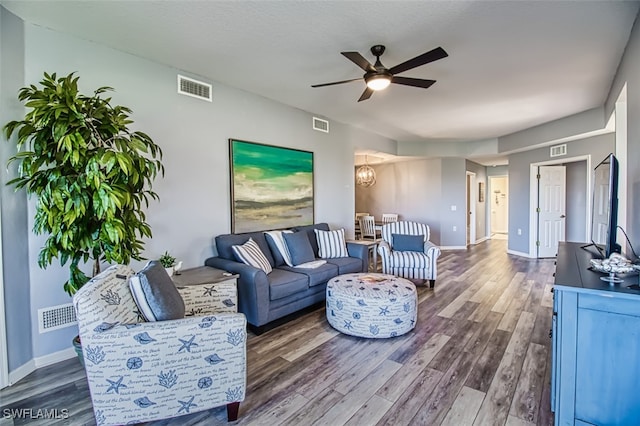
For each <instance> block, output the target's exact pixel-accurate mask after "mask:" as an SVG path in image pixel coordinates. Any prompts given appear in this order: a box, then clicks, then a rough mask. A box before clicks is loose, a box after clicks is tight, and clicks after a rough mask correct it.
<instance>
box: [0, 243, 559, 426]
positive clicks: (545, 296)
mask: <svg viewBox="0 0 640 426" xmlns="http://www.w3.org/2000/svg"><path fill="white" fill-rule="evenodd" d="M554 269H555V267H554V262H553V260H537V259H525V258H519V257H515V256H510V255H507V254H506V241H504V240H489V241H486V242H483V243H481V244H478V245H476V246H473V247H471V248H470V249H468V250H464V251H445V252H443V254H442V256H441V257H440V259H439V262H438V279H437V281H436V288H435V290H432V289H428V288H427V287H426V286H419V287H418V300H419V307H418V322H417V325H416V328H415V329H414V330H413V331H412V332H410V333H408V334H406V335H404V336H400V337H397V338H394V339H381V340H374V339H361V338H356V337H351V336H346V335H343V334H340V333H338V332H337V331H336V330H334V329H333V328H331V327H330V326H329V325H328V324H327V322H326V319H325V311H324V309H318V310H317V311H314V312H311V313H309V314H306V315H304V316H302V317H300V318H298V319H295V320H293V321H291V322H289V323H287V324H285V325H282V326H280V327H278V328H275V329H273V330H271V331H269V332H267V333H264V334H262V335H260V336H255V335H253V334H251V333H250V334H249V338H248V342H247V379H248V384H247V398H246V400H245V401H244V402H243V403H242V404H241V405H240V418H239V420H238V421H237V422H234V423H233V424H237V425H260V426H263V425H269V426H271V425H330V426H336V425H393V426H398V425H455V426H464V425H551V424H553V413H551V411H550V404H549V393H550V371H551V365H550V358H551V339H550V338H549V329H550V327H551V314H552V312H551V306H552V297H551V293H550V289H551V286H552V283H553V272H554ZM20 408H24V409H28V408H31V409H33V410H38V409H47V410H51V409H57V410H59V411H60V410H63V409H65V410H68V413H69V418H68V419H59V420H53V419H46V420H45V419H42V420H31V419H8V418H4V413H6V411H5V410H6V409H20ZM23 424H29V425H39V424H41V425H58V424H60V425H62V424H68V425H93V424H95V421H94V419H93V412H92V408H91V401H90V398H89V390H88V385H87V381H86V378H85V376H84V370H83V369H82V368H81V366H80V364H79V362H78V361H77V360H76V359H71V360H67V361H64V362H61V363H58V364H55V365H52V366H48V367H45V368H41V369H39V370H37V371H35V372H34V373H32V374H31V375H29V376H28V377H26V378H25V379H23V380H22V381H21V382H19V383H17V384H15V385H14V386H12V387H10V388H6V389H3V390H2V391H0V426H9V425H23ZM153 424H154V425H205V424H206V425H225V424H227V421H226V410H225V408H224V407H221V408H217V409H213V410H209V411H205V412H201V413H195V414H193V415H190V416H183V417H179V418H176V419H170V420H163V421H158V422H154V423H153Z"/></svg>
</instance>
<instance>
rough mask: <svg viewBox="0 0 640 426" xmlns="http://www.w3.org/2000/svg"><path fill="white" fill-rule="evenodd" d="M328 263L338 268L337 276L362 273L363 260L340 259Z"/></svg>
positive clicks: (328, 260) (353, 258) (355, 258)
mask: <svg viewBox="0 0 640 426" xmlns="http://www.w3.org/2000/svg"><path fill="white" fill-rule="evenodd" d="M327 262H328V263H331V264H332V265H336V266H337V267H338V274H337V275H342V274H353V273H356V272H362V259H360V258H358V257H339V258H335V259H327ZM365 271H366V270H365Z"/></svg>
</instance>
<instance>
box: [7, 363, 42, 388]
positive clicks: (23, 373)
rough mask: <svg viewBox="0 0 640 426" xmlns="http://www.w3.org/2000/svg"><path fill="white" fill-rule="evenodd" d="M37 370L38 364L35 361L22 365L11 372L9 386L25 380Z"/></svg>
mask: <svg viewBox="0 0 640 426" xmlns="http://www.w3.org/2000/svg"><path fill="white" fill-rule="evenodd" d="M35 369H36V362H35V360H33V359H30V360H29V361H27V362H25V363H24V364H22V365H21V366H20V367H18V368H16V369H15V370H13V371H11V372H9V386H11V385H13V384H15V383H17V382H19V381H20V380H22V379H24V378H25V377H27V376H28V375H29V374H31V373H33V371H34V370H35Z"/></svg>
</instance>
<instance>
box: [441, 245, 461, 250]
mask: <svg viewBox="0 0 640 426" xmlns="http://www.w3.org/2000/svg"><path fill="white" fill-rule="evenodd" d="M466 249H467V246H440V250H466Z"/></svg>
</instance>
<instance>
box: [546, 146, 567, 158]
mask: <svg viewBox="0 0 640 426" xmlns="http://www.w3.org/2000/svg"><path fill="white" fill-rule="evenodd" d="M549 155H550V156H551V157H560V156H563V155H567V144H566V143H565V144H562V145H556V146H552V147H551V153H550V154H549Z"/></svg>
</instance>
